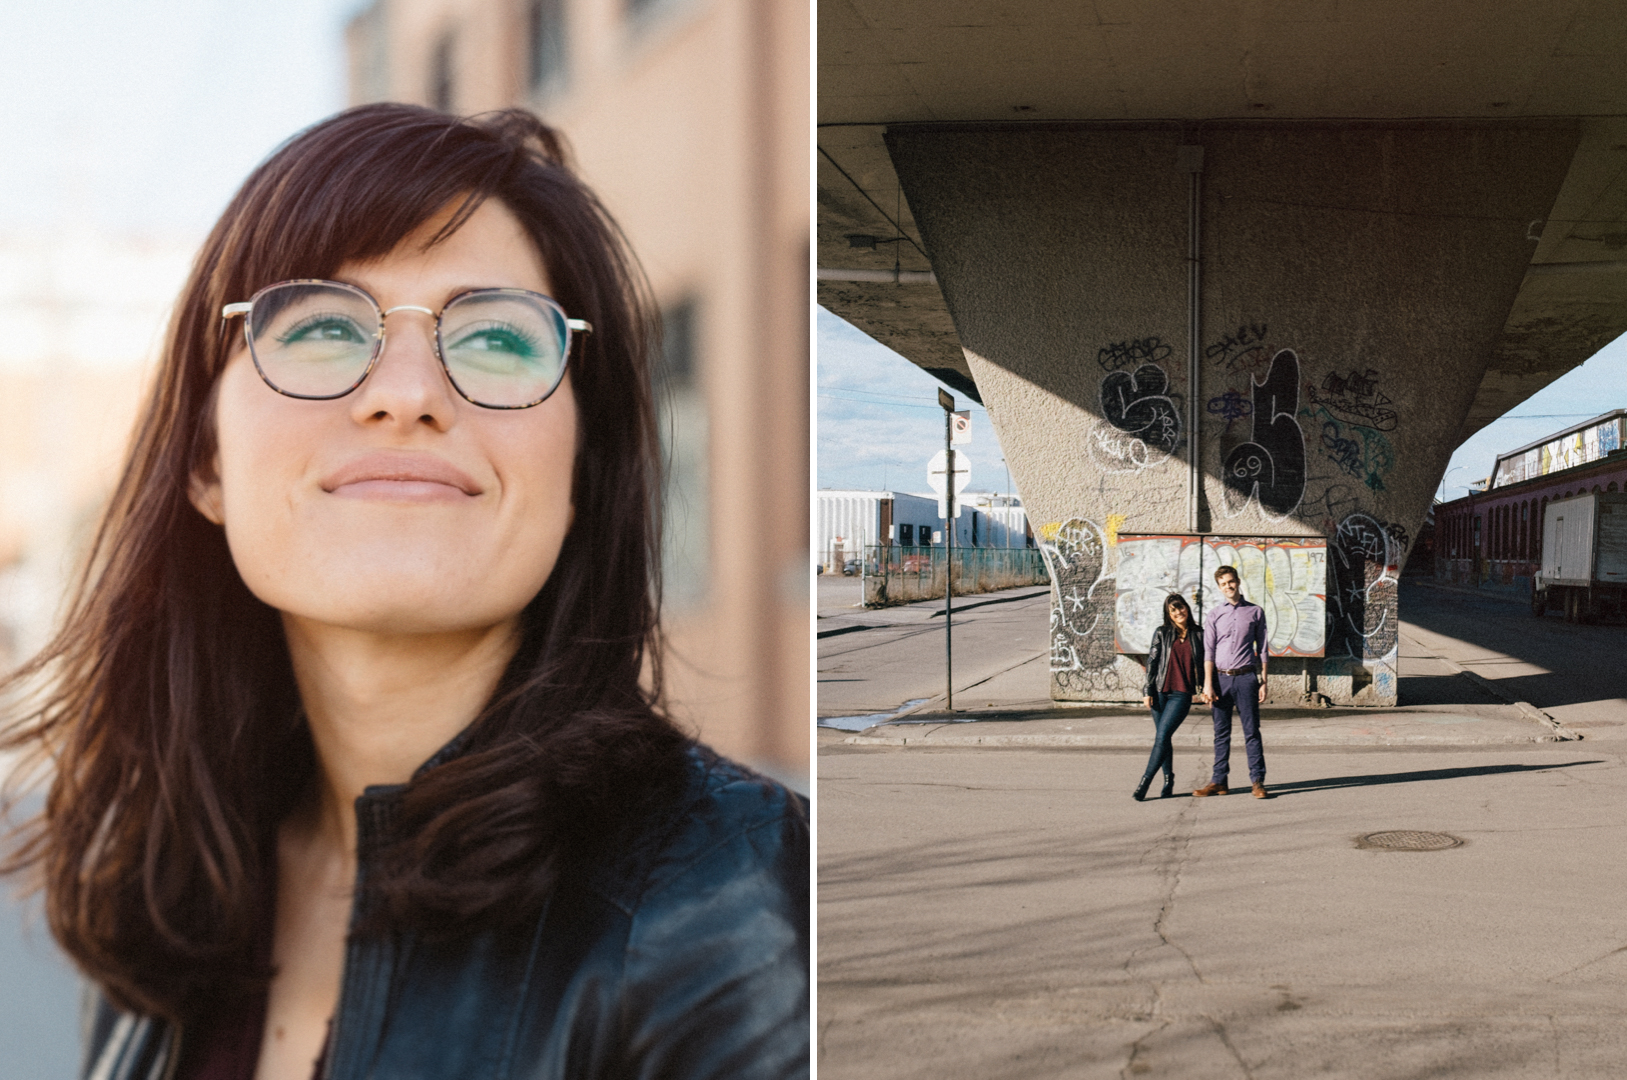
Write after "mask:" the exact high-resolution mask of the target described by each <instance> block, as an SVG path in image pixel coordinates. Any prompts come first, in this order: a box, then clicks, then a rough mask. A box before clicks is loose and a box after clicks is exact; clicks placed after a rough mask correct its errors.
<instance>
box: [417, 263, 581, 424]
mask: <svg viewBox="0 0 1627 1080" xmlns="http://www.w3.org/2000/svg"><path fill="white" fill-rule="evenodd" d="M569 343H570V336H569V330H568V329H567V327H566V325H565V313H564V312H563V311H561V310H560V309H559V308H558V307H556V306H554V305H553V304H551V303H549V302H548V300H547V299H545V298H544V297H541V296H538V295H536V294H534V293H523V292H518V291H511V290H505V289H492V290H488V291H482V292H477V293H470V294H468V295H466V296H463V297H460V298H459V299H458V300H456V301H455V302H453V303H452V304H450V305H448V306H447V308H446V310H445V311H444V312H442V313H441V358H442V359H443V360H444V361H445V362H446V370H447V373H448V374H450V375H451V377H452V382H453V384H454V385H456V386H457V388H458V391H459V392H460V393H461V394H463V396H464V397H466V398H468V399H469V400H470V401H472V402H475V403H476V404H479V405H489V406H494V407H497V408H515V407H518V406H522V405H531V404H535V403H536V402H538V401H540V400H542V399H543V398H545V397H547V396H548V395H549V394H550V393H552V392H553V389H554V388H555V387H556V386H558V385H559V380H560V379H561V378H562V377H563V376H564V374H565V354H566V349H567V348H568V346H569Z"/></svg>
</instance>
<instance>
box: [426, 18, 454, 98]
mask: <svg viewBox="0 0 1627 1080" xmlns="http://www.w3.org/2000/svg"><path fill="white" fill-rule="evenodd" d="M453 90H454V87H453V85H452V35H451V34H446V35H444V36H443V37H442V38H441V40H439V41H437V42H436V43H435V55H434V56H433V57H432V58H431V59H430V63H429V103H430V104H431V105H433V106H434V107H435V108H437V109H439V110H441V111H442V112H451V111H452V104H453V102H454V101H455V100H456V97H455V95H454V93H453Z"/></svg>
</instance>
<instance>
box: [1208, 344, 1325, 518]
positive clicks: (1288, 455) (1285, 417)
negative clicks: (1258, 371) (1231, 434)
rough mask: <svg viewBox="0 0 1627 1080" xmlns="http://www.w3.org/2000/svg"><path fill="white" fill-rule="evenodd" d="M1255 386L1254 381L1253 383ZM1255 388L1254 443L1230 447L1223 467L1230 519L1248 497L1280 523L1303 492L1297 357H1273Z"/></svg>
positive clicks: (1284, 352)
mask: <svg viewBox="0 0 1627 1080" xmlns="http://www.w3.org/2000/svg"><path fill="white" fill-rule="evenodd" d="M1251 382H1252V380H1251ZM1253 387H1254V440H1253V441H1252V442H1246V443H1242V444H1240V445H1238V446H1235V447H1233V448H1232V452H1231V453H1229V454H1227V455H1226V460H1225V462H1224V463H1223V465H1222V481H1223V483H1224V485H1225V492H1226V496H1225V498H1226V511H1227V514H1226V516H1228V517H1234V516H1236V515H1237V514H1239V513H1241V512H1242V511H1243V508H1244V507H1246V506H1247V505H1248V503H1249V500H1250V499H1258V500H1259V502H1260V509H1261V510H1262V511H1263V512H1264V513H1265V516H1266V517H1267V518H1268V519H1270V520H1272V521H1281V520H1282V519H1283V518H1285V517H1287V516H1288V515H1289V514H1290V513H1291V512H1292V511H1293V509H1294V507H1296V506H1298V505H1299V500H1300V498H1301V497H1302V496H1303V495H1304V494H1305V434H1304V432H1302V431H1300V429H1299V421H1297V420H1295V419H1294V414H1295V413H1296V412H1298V411H1299V357H1297V356H1295V355H1294V353H1293V350H1291V349H1283V350H1282V351H1281V352H1279V353H1278V354H1277V355H1276V356H1274V357H1272V358H1271V368H1270V370H1268V371H1267V372H1266V375H1265V381H1264V382H1256V383H1253Z"/></svg>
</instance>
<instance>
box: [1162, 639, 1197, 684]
mask: <svg viewBox="0 0 1627 1080" xmlns="http://www.w3.org/2000/svg"><path fill="white" fill-rule="evenodd" d="M1197 684H1198V679H1197V671H1196V669H1195V667H1194V665H1193V663H1192V637H1191V635H1190V634H1189V635H1187V636H1186V637H1184V638H1182V637H1177V638H1175V643H1174V644H1173V645H1171V646H1170V649H1169V667H1168V668H1167V669H1166V670H1165V671H1164V693H1166V694H1190V693H1194V690H1193V688H1194V687H1195V686H1197Z"/></svg>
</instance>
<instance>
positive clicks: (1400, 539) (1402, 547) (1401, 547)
mask: <svg viewBox="0 0 1627 1080" xmlns="http://www.w3.org/2000/svg"><path fill="white" fill-rule="evenodd" d="M1384 531H1385V532H1387V533H1389V534H1390V539H1391V540H1393V541H1395V553H1396V555H1398V556H1400V555H1405V554H1406V553H1407V549H1408V548H1409V547H1411V546H1412V538H1411V537H1410V536H1409V535H1408V534H1407V527H1406V526H1405V525H1403V524H1401V523H1400V522H1399V521H1392V522H1390V523H1389V524H1388V525H1386V526H1384Z"/></svg>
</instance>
